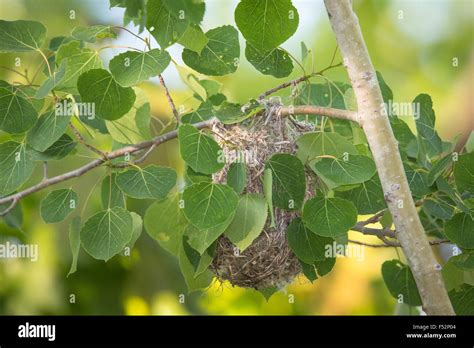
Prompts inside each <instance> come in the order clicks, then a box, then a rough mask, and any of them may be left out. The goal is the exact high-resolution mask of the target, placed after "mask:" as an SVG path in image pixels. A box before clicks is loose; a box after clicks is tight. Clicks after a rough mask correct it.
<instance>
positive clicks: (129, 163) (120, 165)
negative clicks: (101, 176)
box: [110, 144, 157, 168]
mask: <svg viewBox="0 0 474 348" xmlns="http://www.w3.org/2000/svg"><path fill="white" fill-rule="evenodd" d="M156 146H157V144H153V145H151V146H150V147H149V149H148V150H146V152H145V153H144V154H143V156H141V157H140V158H138V159H136V160H134V161H132V162H125V163H118V164H113V165H110V167H112V168H126V167H129V166H131V165H132V164H140V163H142V162H143V161H145V160H146V159H147V157H148V156H149V155H150V154H151V153H152V152H153V150H154V149H155V148H156Z"/></svg>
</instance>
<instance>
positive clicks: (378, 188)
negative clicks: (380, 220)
mask: <svg viewBox="0 0 474 348" xmlns="http://www.w3.org/2000/svg"><path fill="white" fill-rule="evenodd" d="M336 196H337V197H341V198H344V199H347V200H349V201H351V202H352V203H354V205H355V206H356V208H357V211H358V213H359V214H375V213H377V212H379V211H380V210H382V209H384V208H386V207H387V206H386V204H385V199H384V195H383V190H382V184H381V183H380V179H379V177H378V175H374V176H373V177H372V178H371V179H370V180H368V181H366V182H363V183H362V184H361V185H359V186H358V187H356V188H355V189H352V190H348V191H342V192H336Z"/></svg>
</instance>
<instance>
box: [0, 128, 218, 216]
mask: <svg viewBox="0 0 474 348" xmlns="http://www.w3.org/2000/svg"><path fill="white" fill-rule="evenodd" d="M215 122H216V119H210V120H206V121H203V122H199V123H195V124H193V126H194V127H196V128H197V129H203V128H209V127H212V125H213V124H214V123H215ZM177 136H178V130H176V129H175V130H173V131H171V132H168V133H165V134H163V135H159V136H157V137H155V138H153V139H151V140H147V141H144V142H141V143H138V144H135V145H129V146H125V147H123V148H120V149H118V150H115V151H111V152H108V153H106V154H105V155H106V156H107V160H106V159H104V158H97V159H95V160H93V161H91V162H89V163H87V164H85V165H83V166H82V167H79V168H77V169H74V170H71V171H70V172H67V173H64V174H60V175H57V176H53V177H51V178H49V179H47V180H44V181H41V182H40V183H38V184H36V185H33V186H31V187H29V188H27V189H25V190H23V191H20V192H17V193H15V194H12V195H10V196H7V197H3V198H0V205H1V204H5V203H9V202H12V201H14V200H20V199H21V198H23V197H26V196H28V195H30V194H32V193H35V192H38V191H40V190H42V189H44V188H46V187H49V186H52V185H55V184H58V183H61V182H64V181H66V180H69V179H72V178H77V177H80V176H82V175H84V174H85V173H87V172H89V171H91V170H92V169H94V168H97V167H99V166H101V165H103V164H104V163H107V162H108V161H109V160H112V159H114V158H118V157H123V156H125V155H126V154H133V153H136V152H138V151H141V150H143V149H148V148H149V147H151V146H153V145H155V146H158V145H160V144H162V143H164V142H167V141H169V140H171V139H174V138H176V137H177ZM12 209H13V208H12Z"/></svg>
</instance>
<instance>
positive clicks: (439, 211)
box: [423, 198, 454, 220]
mask: <svg viewBox="0 0 474 348" xmlns="http://www.w3.org/2000/svg"><path fill="white" fill-rule="evenodd" d="M423 209H424V210H425V212H426V213H427V214H429V215H431V216H434V217H435V218H438V219H442V220H449V219H451V218H452V217H453V214H454V203H453V204H451V202H447V201H446V199H440V198H438V199H435V198H426V200H425V201H424V203H423Z"/></svg>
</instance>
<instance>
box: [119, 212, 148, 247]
mask: <svg viewBox="0 0 474 348" xmlns="http://www.w3.org/2000/svg"><path fill="white" fill-rule="evenodd" d="M130 215H131V216H132V226H133V227H132V238H131V239H130V240H129V241H128V243H127V245H126V246H125V248H129V250H128V251H131V250H132V249H133V247H134V246H135V243H136V242H137V240H138V238H140V236H141V234H142V231H143V221H142V217H141V216H140V215H138V214H137V213H134V212H133V211H132V212H130ZM122 254H123V255H125V256H130V254H129V253H122Z"/></svg>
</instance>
